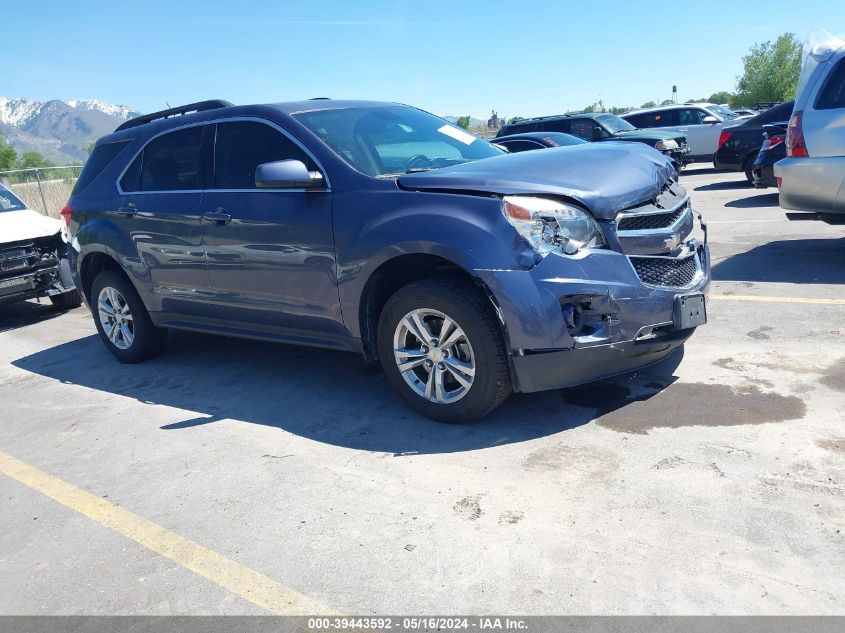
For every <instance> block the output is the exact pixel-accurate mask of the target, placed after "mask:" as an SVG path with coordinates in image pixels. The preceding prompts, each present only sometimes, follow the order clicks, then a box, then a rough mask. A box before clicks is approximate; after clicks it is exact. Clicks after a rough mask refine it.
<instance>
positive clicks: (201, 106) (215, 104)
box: [115, 99, 235, 132]
mask: <svg viewBox="0 0 845 633" xmlns="http://www.w3.org/2000/svg"><path fill="white" fill-rule="evenodd" d="M233 105H235V104H233V103H231V102H229V101H224V100H223V99H211V100H209V101H198V102H197V103H189V104H188V105H183V106H179V107H177V108H170V109H169V110H161V111H160V112H153V113H151V114H144V115H143V116H139V117H135V118H134V119H129V120H128V121H126V122H124V123H121V124H120V125H119V126H118V127H117V129H116V130H115V132H120V131H121V130H128V129H129V128H133V127H138V126H139V125H144V124H145V123H150V122H152V121H158V120H159V119H167V118H169V117H172V116H177V115H184V114H190V113H192V112H205V111H206V110H216V109H217V108H228V107H230V106H233Z"/></svg>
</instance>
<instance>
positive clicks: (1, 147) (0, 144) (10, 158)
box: [0, 132, 18, 169]
mask: <svg viewBox="0 0 845 633" xmlns="http://www.w3.org/2000/svg"><path fill="white" fill-rule="evenodd" d="M17 159H18V153H17V152H16V151H15V148H14V147H12V146H11V145H7V144H6V140H5V139H4V138H3V133H2V132H0V169H14V168H15V162H16V161H17Z"/></svg>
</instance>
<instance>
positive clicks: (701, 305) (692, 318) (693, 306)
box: [674, 293, 707, 330]
mask: <svg viewBox="0 0 845 633" xmlns="http://www.w3.org/2000/svg"><path fill="white" fill-rule="evenodd" d="M674 321H675V328H676V329H678V330H687V329H689V328H694V327H698V326H699V325H704V324H705V323H707V302H706V300H705V299H704V295H703V294H702V293H696V294H691V295H678V296H677V297H675V314H674Z"/></svg>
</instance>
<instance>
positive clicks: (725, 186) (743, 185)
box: [693, 178, 753, 191]
mask: <svg viewBox="0 0 845 633" xmlns="http://www.w3.org/2000/svg"><path fill="white" fill-rule="evenodd" d="M752 188H753V187H752V185H751V183H750V182H748V181H747V180H746V179H744V178H743V179H742V180H726V181H725V182H712V183H710V184H709V185H701V186H700V187H696V188H695V189H693V191H728V190H730V189H752Z"/></svg>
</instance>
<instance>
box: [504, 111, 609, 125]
mask: <svg viewBox="0 0 845 633" xmlns="http://www.w3.org/2000/svg"><path fill="white" fill-rule="evenodd" d="M604 114H613V113H612V112H567V113H566V114H550V115H548V116H535V117H531V118H530V119H520V120H519V121H514V122H513V123H508V124H507V125H506V126H505V127H511V126H513V125H522V124H524V123H537V122H538V121H554V120H559V119H575V118H578V119H583V118H590V119H595V118H596V117H599V116H602V115H604Z"/></svg>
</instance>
